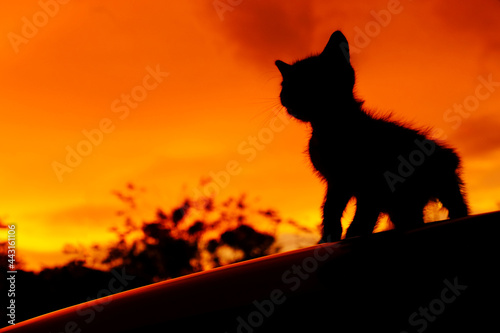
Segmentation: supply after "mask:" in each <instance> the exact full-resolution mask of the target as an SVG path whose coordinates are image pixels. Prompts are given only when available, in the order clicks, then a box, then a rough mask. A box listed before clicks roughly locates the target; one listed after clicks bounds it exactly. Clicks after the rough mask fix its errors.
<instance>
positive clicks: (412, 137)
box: [276, 31, 468, 241]
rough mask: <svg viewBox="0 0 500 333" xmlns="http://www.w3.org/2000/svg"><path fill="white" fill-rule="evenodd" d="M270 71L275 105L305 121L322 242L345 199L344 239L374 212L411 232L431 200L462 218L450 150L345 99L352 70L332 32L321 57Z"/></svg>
mask: <svg viewBox="0 0 500 333" xmlns="http://www.w3.org/2000/svg"><path fill="white" fill-rule="evenodd" d="M276 66H277V67H278V69H279V70H280V72H281V75H282V76H283V82H282V84H281V85H282V90H281V94H280V99H281V104H283V106H284V107H286V109H287V111H288V113H289V114H290V115H292V116H293V117H295V118H297V119H299V120H301V121H304V122H310V123H311V126H312V135H311V139H310V140H309V155H310V158H311V162H312V164H313V165H314V168H315V169H316V170H317V171H318V172H319V173H320V175H321V176H322V178H323V179H325V180H326V182H327V192H326V196H325V201H324V203H323V238H322V241H335V240H338V239H340V237H341V235H342V226H341V223H340V218H341V217H342V213H343V211H344V208H345V207H346V205H347V202H348V201H349V199H350V198H351V197H355V198H356V200H357V209H356V214H355V217H354V220H353V221H352V224H351V225H350V227H349V229H348V230H347V237H352V236H359V235H365V234H370V233H372V231H373V228H374V226H375V223H376V221H377V218H378V216H379V213H380V212H384V213H387V214H389V216H390V219H391V221H392V222H393V224H394V226H395V227H396V228H402V229H410V228H415V227H418V226H420V225H422V224H423V223H424V222H423V208H424V206H425V205H426V204H427V203H428V202H429V201H430V200H436V199H439V200H440V201H441V203H442V204H443V206H445V207H446V208H447V209H448V211H449V217H450V218H456V217H461V216H466V215H467V214H468V207H467V204H466V202H465V200H464V196H463V193H464V185H463V182H462V180H461V179H460V175H459V170H460V161H459V158H458V156H457V155H456V154H455V153H454V151H453V149H451V148H447V147H445V146H444V145H442V144H438V143H436V142H434V141H431V140H429V139H427V138H426V136H425V133H424V132H422V131H417V130H413V129H409V128H406V127H403V126H401V125H399V124H397V123H395V122H390V121H389V120H388V119H384V118H374V117H372V116H370V115H368V114H367V113H366V112H365V111H364V110H363V108H362V104H363V102H362V101H360V100H357V99H356V98H355V97H354V94H353V87H354V76H355V75H354V70H353V68H352V66H351V64H350V60H349V47H348V43H347V40H346V38H345V37H344V35H343V34H342V33H341V32H340V31H336V32H334V33H333V34H332V36H331V37H330V40H329V41H328V44H327V45H326V47H325V49H324V50H323V52H322V53H321V54H319V55H314V56H311V57H309V58H306V59H303V60H300V61H297V62H295V63H294V64H293V65H288V64H286V63H284V62H282V61H280V60H278V61H276Z"/></svg>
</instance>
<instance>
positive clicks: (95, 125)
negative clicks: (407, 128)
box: [0, 0, 500, 269]
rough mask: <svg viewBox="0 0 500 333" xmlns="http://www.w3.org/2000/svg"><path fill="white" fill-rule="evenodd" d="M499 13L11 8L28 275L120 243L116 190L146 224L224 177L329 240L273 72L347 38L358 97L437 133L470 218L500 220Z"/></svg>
mask: <svg viewBox="0 0 500 333" xmlns="http://www.w3.org/2000/svg"><path fill="white" fill-rule="evenodd" d="M499 13H500V1H496V0H479V1H474V2H472V1H466V2H457V1H448V0H447V1H410V0H401V1H396V0H380V1H379V0H377V1H370V2H369V3H368V2H366V1H343V2H332V1H328V2H327V1H320V0H314V1H298V0H296V1H277V0H273V1H254V0H244V1H232V2H231V1H226V0H221V1H215V2H214V1H212V0H210V1H143V2H123V1H116V0H112V1H106V2H102V1H97V0H89V1H69V0H65V1H62V0H40V1H36V0H29V1H28V0H23V1H20V2H8V3H5V4H4V5H3V10H2V14H1V20H0V35H2V36H4V38H3V39H2V43H1V44H0V47H1V49H2V52H1V53H0V57H1V58H0V59H1V65H0V71H1V80H0V110H1V114H2V121H1V122H0V133H2V140H1V143H0V147H1V152H2V156H3V160H2V163H1V164H0V183H1V187H2V189H3V191H2V193H1V194H0V195H1V198H0V220H1V221H2V222H3V223H4V224H11V223H13V224H16V226H17V241H18V255H19V257H20V259H21V260H23V261H24V263H25V264H26V267H27V268H30V269H39V268H40V267H43V266H50V265H54V264H56V263H64V262H65V260H66V257H65V256H63V255H62V249H63V246H64V244H67V243H71V244H82V245H91V244H93V243H104V244H105V243H106V242H107V241H108V240H110V239H112V238H113V237H114V235H113V234H112V233H110V232H109V228H110V227H112V226H115V225H117V224H118V223H120V222H121V221H122V218H121V217H119V216H117V215H116V212H117V211H118V210H120V209H122V208H123V205H122V204H121V203H120V202H119V201H118V200H117V199H116V197H115V196H113V195H112V191H115V190H121V189H123V188H124V187H125V186H126V184H128V183H133V184H135V185H136V186H138V187H140V188H143V189H145V191H144V195H143V196H142V197H141V198H140V200H141V202H140V204H141V205H140V209H141V212H142V213H143V214H144V216H145V217H146V218H147V216H148V214H151V213H152V212H154V210H155V208H157V207H173V206H174V205H178V204H179V203H180V202H182V200H183V199H184V198H185V197H186V196H196V195H198V193H199V192H200V191H201V192H203V190H204V189H203V187H201V188H200V179H212V183H211V184H212V186H213V188H215V190H214V191H216V192H217V193H218V196H220V197H221V198H225V197H228V196H231V195H239V194H241V193H246V194H247V195H248V197H249V198H251V200H254V202H256V203H257V204H258V205H259V206H263V207H270V208H273V209H276V210H277V211H279V212H280V213H281V215H282V216H284V217H286V218H292V219H294V220H295V221H297V222H299V223H300V224H303V225H307V226H310V227H313V228H316V226H317V225H318V224H319V222H320V219H321V210H320V206H321V202H322V198H323V194H324V184H322V183H321V181H320V180H319V179H318V178H317V177H316V176H315V174H314V172H313V170H312V167H311V166H310V162H309V160H308V157H307V155H306V154H305V153H304V151H305V148H306V145H307V140H308V135H309V134H308V131H309V129H308V127H307V126H306V125H305V124H301V123H298V122H297V121H295V120H293V119H291V118H290V117H289V116H288V115H286V114H285V111H284V110H282V109H281V108H280V107H279V98H278V95H279V89H280V80H281V76H280V73H279V71H278V70H277V69H276V67H275V66H274V61H275V60H276V59H281V60H283V61H286V62H293V61H294V60H297V59H300V58H303V57H306V56H308V55H310V54H313V53H316V52H320V51H321V50H322V49H323V47H324V45H325V44H326V42H327V40H328V38H329V36H330V34H331V33H332V32H333V31H335V30H338V29H340V30H342V31H343V33H344V34H345V36H346V37H347V39H348V40H349V42H350V43H351V61H352V64H353V67H354V69H355V70H356V79H357V83H356V84H357V85H356V88H355V89H356V94H357V96H358V97H359V98H361V99H363V100H365V101H366V104H365V105H366V106H367V107H368V108H369V109H371V110H373V112H374V113H385V112H393V115H394V118H395V119H398V120H401V121H403V122H405V123H410V124H413V125H414V126H417V127H426V126H430V127H432V128H434V132H433V133H434V134H435V138H437V139H439V140H442V141H445V142H447V143H448V144H449V145H451V146H453V147H455V148H456V149H457V151H458V152H459V154H460V156H461V157H462V161H463V166H464V169H463V174H464V180H465V183H466V187H467V191H468V200H469V203H470V207H471V209H472V212H473V213H482V212H488V211H494V210H498V209H500V172H498V171H499V170H500V131H499V128H500V113H499V109H500V62H499V61H498V59H500V35H499V34H498V32H499V31H500V21H499V20H498V16H499ZM367 167H369V166H367ZM2 230H4V229H2ZM2 233H3V234H5V235H2V238H1V239H4V238H5V237H6V233H4V232H3V231H2Z"/></svg>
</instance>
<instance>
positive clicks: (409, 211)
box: [389, 204, 424, 230]
mask: <svg viewBox="0 0 500 333" xmlns="http://www.w3.org/2000/svg"><path fill="white" fill-rule="evenodd" d="M389 217H390V219H391V222H392V223H393V224H394V226H395V227H396V229H398V230H411V229H415V228H419V227H422V226H423V225H424V205H423V204H414V205H405V204H399V205H397V209H396V210H393V211H391V212H390V213H389Z"/></svg>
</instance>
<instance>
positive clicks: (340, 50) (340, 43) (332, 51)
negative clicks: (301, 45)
mask: <svg viewBox="0 0 500 333" xmlns="http://www.w3.org/2000/svg"><path fill="white" fill-rule="evenodd" d="M321 55H322V56H326V57H332V58H337V59H339V58H340V57H342V58H343V59H345V60H346V61H347V63H350V62H351V59H350V56H349V43H348V42H347V39H346V38H345V36H344V34H343V33H342V32H340V31H339V30H337V31H335V32H334V33H333V34H332V35H331V36H330V40H329V41H328V44H326V46H325V49H324V50H323V52H322V53H321Z"/></svg>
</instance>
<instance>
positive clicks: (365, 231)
mask: <svg viewBox="0 0 500 333" xmlns="http://www.w3.org/2000/svg"><path fill="white" fill-rule="evenodd" d="M368 200H369V199H368ZM368 200H365V201H363V200H360V199H359V198H358V199H357V203H356V213H355V215H354V219H353V220H352V223H351V225H350V226H349V228H348V229H347V234H346V238H349V237H354V236H363V235H369V234H371V233H372V232H373V228H374V227H375V224H376V223H377V218H378V216H379V214H380V211H379V210H378V209H377V207H376V206H375V205H373V204H372V203H370V202H369V201H368Z"/></svg>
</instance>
